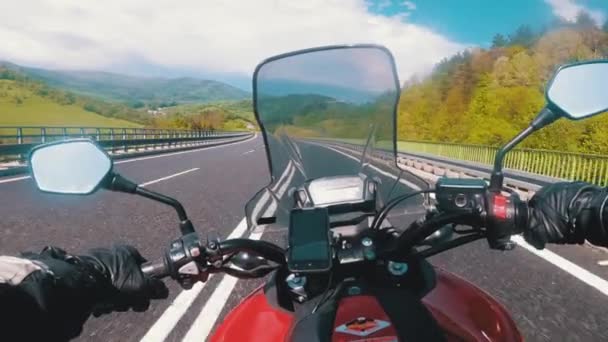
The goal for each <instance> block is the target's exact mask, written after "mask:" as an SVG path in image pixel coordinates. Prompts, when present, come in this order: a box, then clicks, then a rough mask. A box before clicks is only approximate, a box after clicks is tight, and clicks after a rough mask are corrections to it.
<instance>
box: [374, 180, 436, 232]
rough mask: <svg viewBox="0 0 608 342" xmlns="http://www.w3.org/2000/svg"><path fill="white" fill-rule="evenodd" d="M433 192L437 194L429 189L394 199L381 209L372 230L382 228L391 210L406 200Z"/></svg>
mask: <svg viewBox="0 0 608 342" xmlns="http://www.w3.org/2000/svg"><path fill="white" fill-rule="evenodd" d="M431 192H435V189H427V190H420V191H415V192H410V193H409V194H405V195H401V196H398V197H395V198H393V199H392V200H390V201H389V202H388V203H387V204H386V205H385V206H384V207H382V209H380V211H379V212H378V214H377V215H376V217H374V221H372V226H371V228H372V229H378V228H380V225H382V222H384V219H386V216H387V215H388V213H389V211H391V209H393V208H394V207H395V206H397V204H399V203H401V202H403V201H405V200H406V199H409V198H411V197H414V196H416V195H420V194H426V193H431Z"/></svg>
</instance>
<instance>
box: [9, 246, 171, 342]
mask: <svg viewBox="0 0 608 342" xmlns="http://www.w3.org/2000/svg"><path fill="white" fill-rule="evenodd" d="M22 257H24V258H25V259H29V260H31V262H32V263H33V264H34V265H35V266H36V268H37V269H36V270H34V271H31V273H30V274H29V275H27V276H26V277H24V278H23V279H22V280H21V281H20V282H19V283H17V284H13V286H12V287H11V288H8V289H6V288H5V289H4V294H3V295H2V296H1V297H2V304H3V306H4V307H3V308H2V310H0V317H1V318H2V322H3V324H4V325H7V326H10V327H11V328H14V329H15V331H17V332H19V334H20V335H21V336H28V338H26V339H29V337H31V339H34V338H37V337H44V338H47V339H50V340H67V339H70V338H73V337H76V336H78V335H79V334H80V332H81V330H82V325H83V324H84V322H85V321H86V319H87V318H88V317H89V315H90V314H91V313H94V314H96V315H99V314H101V313H107V312H110V311H125V310H128V309H130V308H132V309H134V310H137V311H143V310H145V309H146V308H147V307H148V305H149V303H150V299H160V298H166V297H167V295H168V290H167V288H166V287H165V285H164V284H163V283H162V282H161V281H160V280H157V279H151V278H148V277H146V276H145V275H144V274H143V273H142V272H141V269H140V265H141V264H142V263H143V262H144V261H145V260H144V258H143V257H142V256H141V255H140V254H139V253H138V252H137V250H136V249H135V248H133V247H130V246H115V247H113V248H111V249H102V248H99V249H94V250H91V251H90V253H88V254H86V255H82V256H74V255H70V254H68V253H66V252H65V251H63V250H62V249H59V248H56V247H45V248H44V249H43V251H42V252H41V253H39V254H38V253H24V254H23V255H22ZM5 298H7V300H5ZM5 316H6V317H5ZM13 323H14V324H13ZM27 327H30V328H29V330H28V328H27ZM31 327H35V329H31ZM25 332H27V333H28V334H31V336H30V335H27V334H25V335H24V333H25Z"/></svg>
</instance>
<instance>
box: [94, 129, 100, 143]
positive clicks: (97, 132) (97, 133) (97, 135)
mask: <svg viewBox="0 0 608 342" xmlns="http://www.w3.org/2000/svg"><path fill="white" fill-rule="evenodd" d="M95 139H96V140H97V141H99V140H101V129H99V128H96V129H95Z"/></svg>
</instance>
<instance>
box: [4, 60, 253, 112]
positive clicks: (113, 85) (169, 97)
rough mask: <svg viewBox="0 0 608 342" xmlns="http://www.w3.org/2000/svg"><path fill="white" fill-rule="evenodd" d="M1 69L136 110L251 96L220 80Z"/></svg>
mask: <svg viewBox="0 0 608 342" xmlns="http://www.w3.org/2000/svg"><path fill="white" fill-rule="evenodd" d="M0 66H5V67H6V68H8V69H13V70H16V71H19V72H21V73H23V74H26V75H27V76H28V77H31V78H33V79H36V80H40V81H43V82H44V83H46V84H48V85H50V86H53V87H56V88H61V89H64V90H68V91H71V92H74V93H77V94H83V95H88V96H95V97H99V98H102V99H106V100H114V101H121V102H127V103H129V104H131V105H132V106H133V107H142V106H144V105H167V104H179V103H206V102H214V101H225V100H241V99H246V98H250V97H251V94H250V93H248V92H246V91H244V90H242V89H239V88H236V87H233V86H231V85H228V84H226V83H222V82H219V81H213V80H203V79H197V78H189V77H186V78H173V79H169V78H146V77H136V76H127V75H121V74H115V73H110V72H98V71H68V70H46V69H39V68H30V67H23V66H19V65H16V64H13V63H9V62H1V61H0Z"/></svg>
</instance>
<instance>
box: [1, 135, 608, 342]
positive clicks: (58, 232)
mask: <svg viewBox="0 0 608 342" xmlns="http://www.w3.org/2000/svg"><path fill="white" fill-rule="evenodd" d="M319 158H320V161H319V162H320V163H322V162H323V160H321V159H328V158H329V160H327V161H326V162H327V163H332V162H334V161H335V160H337V159H340V158H342V159H344V158H348V157H347V156H346V155H345V154H344V153H340V152H339V151H336V150H327V151H326V152H325V154H324V155H321V154H319ZM267 165H268V164H267V161H266V157H265V152H264V147H263V141H262V139H261V137H259V136H257V137H255V138H252V139H249V140H246V141H243V142H239V143H234V144H230V145H224V146H217V147H211V148H207V149H200V150H193V151H186V152H181V153H173V154H165V155H156V156H150V157H143V158H135V159H126V160H121V161H118V162H117V164H116V170H117V171H118V172H120V173H121V174H122V175H124V176H126V177H128V178H131V179H133V180H135V181H137V182H138V183H140V184H145V186H146V187H149V188H150V189H153V190H156V191H159V192H161V193H165V194H167V195H170V196H173V197H175V198H177V199H179V200H180V201H181V202H182V203H183V204H184V206H185V207H186V210H187V211H188V213H189V215H190V218H191V220H192V221H193V223H194V225H195V227H196V229H197V231H198V232H200V233H201V234H202V236H205V234H207V233H209V234H217V235H219V236H220V237H222V238H226V237H228V236H231V237H237V236H250V235H249V234H250V232H246V231H245V225H244V221H243V217H244V209H243V208H244V205H245V203H246V202H247V201H248V200H249V198H251V197H252V196H253V195H254V194H255V193H256V192H257V190H259V189H260V188H261V187H262V186H264V185H266V184H268V182H269V174H268V168H267ZM0 217H1V220H0V229H2V235H1V236H2V238H1V239H0V253H2V254H16V253H19V252H20V251H25V250H30V251H37V250H39V249H40V248H42V247H43V246H45V245H49V244H50V245H56V246H60V247H62V248H65V249H67V250H68V251H70V252H73V253H78V252H83V251H85V250H86V249H87V248H90V247H96V246H108V245H111V244H112V243H116V242H122V243H129V244H132V245H134V246H135V247H137V248H138V249H139V250H140V251H141V253H142V254H143V255H144V256H146V257H147V258H149V259H155V258H158V257H160V255H161V253H162V251H163V249H164V247H165V246H166V245H167V243H168V242H169V241H170V240H171V239H173V238H175V237H177V236H178V235H179V231H178V227H177V224H176V217H175V213H174V212H173V210H172V209H171V208H168V207H165V206H163V205H160V204H156V203H154V202H151V201H149V200H146V199H144V198H139V197H135V196H130V195H126V194H120V193H110V192H107V191H100V192H99V193H97V194H94V195H91V196H87V197H80V196H79V197H67V196H57V195H48V194H41V193H39V192H38V191H37V190H36V189H35V188H34V184H33V182H32V180H31V179H28V178H24V177H8V178H0ZM250 237H251V238H261V239H267V240H271V241H274V242H277V243H280V244H284V242H285V232H284V231H269V232H261V231H256V232H253V233H252V234H251V236H250ZM551 250H552V251H553V252H555V253H556V254H558V255H561V256H562V257H564V258H565V259H567V260H570V261H571V262H573V263H575V264H576V265H578V266H580V267H581V268H583V269H585V270H586V271H588V272H590V273H592V274H594V275H596V276H598V277H599V278H600V279H602V280H604V282H601V281H600V282H595V283H594V284H595V287H593V286H590V285H588V284H587V283H585V282H583V281H582V280H581V279H583V278H585V274H584V273H581V272H579V271H577V270H574V271H572V272H571V273H567V272H566V271H564V270H563V269H562V268H560V267H557V266H556V265H554V264H552V263H550V262H548V261H547V260H546V259H544V258H543V257H540V256H538V255H536V254H533V253H531V252H530V251H528V250H526V249H525V248H521V247H519V248H516V249H515V250H513V251H510V252H498V251H491V250H489V248H488V247H487V243H486V242H485V241H478V242H476V243H472V244H470V245H467V246H462V247H460V248H457V249H455V250H451V251H447V252H444V253H443V254H440V255H438V256H435V257H433V258H431V262H432V263H433V264H434V265H436V266H439V267H443V268H445V269H447V270H449V271H451V272H454V273H455V274H457V275H459V276H461V277H463V278H465V279H467V280H469V281H471V282H473V283H474V284H476V285H477V286H479V287H481V288H482V289H484V290H485V291H487V292H488V293H490V294H491V295H493V296H495V297H496V298H497V299H498V300H499V301H500V302H502V303H503V304H504V305H505V306H506V307H507V309H508V310H509V312H510V313H511V314H512V316H513V317H514V319H515V321H516V323H517V325H518V327H519V329H520V330H521V332H522V333H523V335H524V337H525V339H526V340H530V341H558V340H559V341H563V340H567V341H606V340H608V329H607V328H608V297H607V295H608V286H606V285H605V280H606V279H608V267H603V266H599V265H598V261H601V260H604V259H608V254H606V253H605V252H603V251H600V250H596V249H592V248H589V247H580V246H559V247H552V248H551ZM558 263H559V261H558ZM573 274H574V275H573ZM261 282H262V281H261V280H255V281H252V280H249V281H245V280H239V281H237V280H236V279H234V278H231V277H229V276H222V275H214V276H212V277H211V279H210V280H209V281H208V282H207V283H205V284H202V283H199V284H197V285H196V286H195V288H194V289H193V290H190V291H182V290H181V288H180V287H179V286H178V285H177V284H175V283H173V282H172V281H171V280H168V281H167V284H168V286H169V288H170V290H171V294H170V297H169V298H168V299H167V300H164V301H158V302H154V303H153V304H152V305H151V307H150V309H149V310H148V311H147V312H146V313H133V312H127V313H114V314H110V315H106V316H102V317H100V318H92V319H90V320H89V321H88V322H87V324H86V325H85V328H84V331H83V333H82V335H81V337H80V338H79V339H78V340H79V341H138V340H141V339H142V338H143V339H144V340H146V341H162V340H163V339H164V340H166V341H181V340H185V341H196V340H198V341H201V340H204V339H205V338H206V337H207V336H208V335H209V333H211V332H212V331H213V329H214V327H215V326H216V325H217V324H218V322H221V321H222V319H223V317H224V315H225V314H226V313H227V312H228V311H229V310H230V309H232V308H233V307H234V306H235V305H236V304H237V303H238V302H239V300H240V299H242V298H243V297H244V296H245V295H246V294H248V292H249V291H250V290H251V289H253V288H255V287H256V286H259V285H260V284H261Z"/></svg>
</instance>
